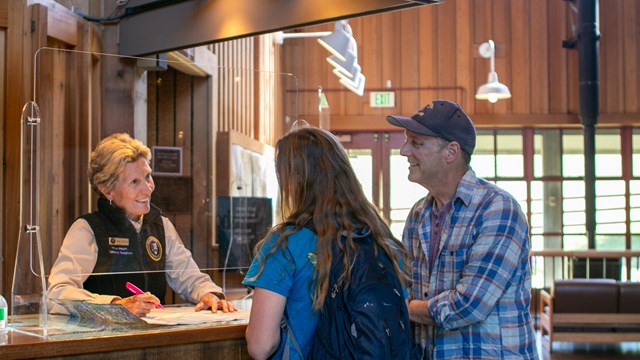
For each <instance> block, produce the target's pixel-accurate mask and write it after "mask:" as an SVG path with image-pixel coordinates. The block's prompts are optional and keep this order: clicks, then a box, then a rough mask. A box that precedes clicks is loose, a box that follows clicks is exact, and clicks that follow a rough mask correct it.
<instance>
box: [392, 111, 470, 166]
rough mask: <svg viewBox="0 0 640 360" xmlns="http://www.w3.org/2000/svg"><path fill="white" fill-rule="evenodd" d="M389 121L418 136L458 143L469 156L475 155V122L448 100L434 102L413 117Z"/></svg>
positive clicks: (393, 118) (397, 117)
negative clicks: (433, 137)
mask: <svg viewBox="0 0 640 360" xmlns="http://www.w3.org/2000/svg"><path fill="white" fill-rule="evenodd" d="M387 121H388V122H389V124H391V125H393V126H398V127H402V128H405V129H407V130H409V131H411V132H414V133H416V134H420V135H428V136H437V137H440V138H443V139H445V140H448V141H456V142H458V144H460V148H462V150H464V151H466V152H467V153H468V154H469V155H472V154H473V149H475V147H476V128H475V126H473V122H471V119H470V118H469V116H468V115H467V114H466V113H465V112H464V111H462V108H460V105H458V104H456V103H454V102H451V101H448V100H434V101H433V103H432V104H427V105H426V106H425V107H424V108H423V109H422V110H420V111H418V112H417V113H415V114H413V116H411V117H403V116H396V115H389V116H387Z"/></svg>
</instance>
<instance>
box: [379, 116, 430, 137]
mask: <svg viewBox="0 0 640 360" xmlns="http://www.w3.org/2000/svg"><path fill="white" fill-rule="evenodd" d="M387 122H388V123H389V124H391V125H393V126H398V127H402V128H405V129H407V130H409V131H411V132H414V133H416V134H420V135H428V136H440V135H438V134H436V133H434V132H433V131H431V130H429V129H428V128H426V127H424V126H422V124H420V123H419V122H417V121H415V120H413V119H412V118H408V117H404V116H394V115H389V116H387Z"/></svg>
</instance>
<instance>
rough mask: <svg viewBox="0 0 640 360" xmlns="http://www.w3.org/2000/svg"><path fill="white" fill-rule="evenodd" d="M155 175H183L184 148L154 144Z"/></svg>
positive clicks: (153, 163)
mask: <svg viewBox="0 0 640 360" xmlns="http://www.w3.org/2000/svg"><path fill="white" fill-rule="evenodd" d="M151 163H152V165H153V175H174V176H180V175H182V148H181V147H174V146H154V147H153V158H152V159H151Z"/></svg>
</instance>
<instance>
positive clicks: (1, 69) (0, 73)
mask: <svg viewBox="0 0 640 360" xmlns="http://www.w3.org/2000/svg"><path fill="white" fill-rule="evenodd" d="M6 10H7V9H6V8H5V7H2V12H3V13H4V14H3V15H2V16H0V19H1V20H2V21H3V22H2V23H1V24H2V25H4V26H5V27H6V26H7V23H8V19H7V16H8V14H6ZM0 49H2V50H3V51H6V49H7V31H6V30H5V29H1V28H0ZM6 65H7V64H6V60H5V57H4V56H0V99H5V84H6V83H7V77H5V74H6ZM6 113H7V110H6V108H5V102H4V101H2V102H0V119H3V122H4V121H5V120H4V119H6V118H5V115H6ZM4 138H5V136H4V126H0V139H4ZM0 158H1V159H3V162H4V158H5V157H4V147H3V146H0ZM0 189H2V191H0V204H4V176H0ZM4 208H5V207H4V206H0V253H3V250H4V249H5V242H8V241H6V240H4V237H3V236H4V215H5V214H4ZM3 265H4V264H2V263H0V291H2V293H5V292H4V289H3V286H2V284H3V283H4V281H3V278H4V273H5V272H4V266H3Z"/></svg>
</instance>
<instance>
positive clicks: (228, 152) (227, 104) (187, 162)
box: [10, 47, 298, 338]
mask: <svg viewBox="0 0 640 360" xmlns="http://www.w3.org/2000/svg"><path fill="white" fill-rule="evenodd" d="M234 56H236V57H238V56H239V55H237V54H215V53H214V52H213V50H212V48H205V47H203V48H198V49H189V50H185V51H174V52H171V53H168V54H162V55H156V56H151V57H123V56H117V55H110V54H102V53H90V52H79V51H69V50H64V49H53V48H42V49H40V50H38V51H37V53H36V55H35V57H34V68H33V76H34V92H33V100H32V101H30V102H28V103H27V104H25V105H24V110H23V114H22V117H21V119H20V121H21V124H22V127H21V128H22V131H21V161H20V164H21V182H20V183H21V192H20V194H21V209H20V219H21V220H20V225H19V226H20V236H19V239H18V250H17V254H16V262H15V272H14V280H13V287H12V292H11V299H10V302H11V312H10V316H11V321H10V327H11V328H12V329H13V330H15V331H25V332H29V333H31V334H36V335H39V336H43V337H45V338H47V337H49V335H50V334H51V332H50V331H49V324H48V322H50V321H51V320H50V317H49V316H48V314H54V313H55V314H57V313H62V314H71V315H72V316H71V317H70V319H71V318H74V319H77V318H84V317H95V318H94V319H93V320H98V321H102V322H107V323H108V322H125V323H127V322H130V321H136V317H130V316H128V315H127V314H126V311H125V312H124V313H123V312H122V311H121V310H122V309H124V307H122V306H121V305H117V306H114V305H110V304H109V303H110V301H111V299H113V298H114V296H118V297H123V298H124V297H127V296H132V295H133V293H132V292H131V290H130V289H127V287H126V286H125V284H126V283H127V282H130V283H132V284H134V285H136V286H137V287H138V288H139V289H141V290H142V291H143V292H151V293H153V294H154V295H155V296H156V297H158V298H159V299H160V300H161V302H162V304H163V305H164V306H165V307H168V308H170V307H172V306H177V305H178V304H183V306H184V304H189V303H191V304H193V303H195V302H197V301H198V300H199V297H201V296H202V293H203V291H204V292H207V291H211V290H212V286H213V285H212V284H211V283H210V281H212V282H213V283H214V284H215V285H217V286H219V287H220V289H221V290H222V292H223V293H224V294H225V295H226V296H227V298H228V299H230V300H234V301H241V299H243V298H245V297H247V296H248V295H249V289H247V288H246V287H244V286H243V285H242V279H243V278H244V276H245V274H246V271H247V269H248V267H249V266H250V264H251V262H252V259H253V249H254V247H255V245H256V243H257V242H258V241H259V240H260V239H261V238H262V237H263V236H264V235H265V234H266V233H267V231H268V230H269V229H270V227H271V226H272V224H273V223H274V221H275V220H276V219H275V217H276V214H277V213H278V211H277V207H278V198H277V197H278V191H277V181H276V178H275V175H274V165H273V160H274V159H273V155H274V151H273V148H272V147H271V146H270V145H269V144H270V143H273V142H274V140H275V139H273V137H274V136H275V135H273V134H272V132H273V131H274V130H273V129H286V128H287V127H289V126H290V125H291V124H292V123H293V122H295V121H296V120H297V111H298V106H297V100H298V87H297V84H298V82H297V79H296V78H295V77H294V76H292V75H291V74H282V73H275V72H273V71H268V69H267V70H255V69H253V68H252V66H247V65H246V64H251V63H252V62H253V55H251V56H248V58H249V59H250V61H246V60H243V59H241V58H234ZM236 64H241V65H236ZM16 121H17V120H16ZM117 132H127V133H129V135H131V137H133V138H136V139H138V140H140V141H141V142H142V143H144V144H145V145H147V146H148V147H149V149H150V153H151V155H152V159H151V162H150V164H149V166H150V168H151V170H152V174H151V175H152V179H153V190H152V191H153V192H152V194H151V198H150V199H151V203H152V204H153V205H152V206H151V208H152V210H151V211H150V212H149V213H148V214H147V215H145V216H143V217H142V220H140V221H138V222H135V221H132V220H130V219H129V217H127V215H128V214H131V213H132V212H135V210H131V208H129V206H131V207H134V208H135V206H137V204H138V205H139V203H144V201H145V199H148V196H147V195H144V194H143V192H140V191H138V190H135V189H137V188H136V187H135V186H134V185H132V184H134V182H136V181H137V180H135V178H134V180H125V176H124V175H123V174H129V173H128V172H127V171H129V170H127V169H130V168H129V167H127V166H128V165H123V166H122V167H120V168H118V167H114V168H115V169H120V170H113V171H111V172H109V171H107V173H108V174H110V175H112V177H113V180H114V183H113V184H115V185H114V186H118V189H119V190H117V191H119V193H117V194H116V195H117V196H116V197H115V202H109V201H108V200H106V199H102V200H100V196H99V195H98V193H97V192H96V191H95V190H94V189H92V187H91V186H90V184H89V177H88V172H89V163H90V156H91V151H92V150H93V149H94V148H95V147H96V145H97V144H98V142H99V141H100V140H101V139H103V138H105V137H107V136H109V135H111V134H113V133H117ZM258 132H260V135H258ZM257 139H260V141H258V140H257ZM114 163H117V161H116V160H114ZM105 171H106V170H105ZM143 178H144V177H143ZM127 179H128V178H127ZM126 181H131V183H129V182H126ZM150 188H151V186H150ZM132 189H133V190H132ZM114 191H115V190H114ZM116 203H118V204H116ZM123 208H124V209H123ZM98 209H100V211H98V212H97V213H96V211H97V210H98ZM90 213H93V214H92V215H87V214H90ZM61 249H62V250H61ZM240 303H242V302H240ZM138 320H139V319H138ZM227 320H229V319H227Z"/></svg>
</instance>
